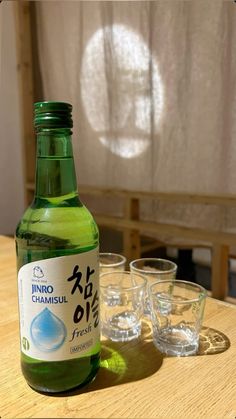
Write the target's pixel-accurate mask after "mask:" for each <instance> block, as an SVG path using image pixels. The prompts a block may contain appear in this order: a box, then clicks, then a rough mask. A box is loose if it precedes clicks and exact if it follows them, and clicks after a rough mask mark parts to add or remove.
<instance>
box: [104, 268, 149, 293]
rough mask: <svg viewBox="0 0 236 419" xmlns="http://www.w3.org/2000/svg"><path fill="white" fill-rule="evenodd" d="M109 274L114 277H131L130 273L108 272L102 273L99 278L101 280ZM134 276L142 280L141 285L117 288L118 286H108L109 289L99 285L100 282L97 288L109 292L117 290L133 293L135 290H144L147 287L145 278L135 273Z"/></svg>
mask: <svg viewBox="0 0 236 419" xmlns="http://www.w3.org/2000/svg"><path fill="white" fill-rule="evenodd" d="M111 274H114V275H123V274H125V275H127V274H128V275H129V276H131V275H132V272H131V271H110V272H104V273H102V274H101V275H100V278H102V277H104V276H106V275H111ZM135 275H138V276H139V277H140V278H142V280H143V283H142V284H138V285H135V286H132V287H118V286H115V284H114V286H109V288H108V286H107V285H102V284H101V281H99V282H100V283H99V286H100V288H102V289H109V290H115V291H117V290H122V291H133V290H136V289H139V288H146V286H147V279H146V278H145V276H144V275H142V274H140V273H136V272H135Z"/></svg>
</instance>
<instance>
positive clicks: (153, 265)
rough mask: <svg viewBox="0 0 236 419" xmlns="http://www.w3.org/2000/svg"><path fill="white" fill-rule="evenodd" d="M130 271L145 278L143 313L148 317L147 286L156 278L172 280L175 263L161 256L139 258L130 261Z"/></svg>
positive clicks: (175, 268)
mask: <svg viewBox="0 0 236 419" xmlns="http://www.w3.org/2000/svg"><path fill="white" fill-rule="evenodd" d="M130 270H131V272H136V273H140V274H141V275H144V276H145V278H146V279H147V290H146V296H145V307H144V314H145V315H146V316H148V317H150V314H151V308H150V297H149V286H150V285H151V284H153V283H154V282H156V281H157V280H163V279H171V280H174V279H175V277H176V272H177V265H176V263H174V262H172V261H171V260H168V259H161V258H141V259H136V260H133V261H132V262H130Z"/></svg>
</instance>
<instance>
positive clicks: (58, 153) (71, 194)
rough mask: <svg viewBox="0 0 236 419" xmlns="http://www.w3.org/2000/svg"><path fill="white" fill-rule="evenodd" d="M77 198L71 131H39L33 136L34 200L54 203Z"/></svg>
mask: <svg viewBox="0 0 236 419" xmlns="http://www.w3.org/2000/svg"><path fill="white" fill-rule="evenodd" d="M75 197H78V193H77V181H76V173H75V165H74V158H73V149H72V141H71V130H70V129H69V128H58V129H41V130H40V131H39V132H38V134H37V162H36V190H35V198H36V200H37V198H38V199H47V200H50V201H51V202H52V203H55V204H56V203H58V202H60V201H65V200H68V199H72V198H75Z"/></svg>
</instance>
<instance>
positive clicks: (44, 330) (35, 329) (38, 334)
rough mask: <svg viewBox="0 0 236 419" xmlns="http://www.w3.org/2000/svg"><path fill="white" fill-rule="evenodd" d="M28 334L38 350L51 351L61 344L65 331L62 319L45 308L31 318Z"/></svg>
mask: <svg viewBox="0 0 236 419" xmlns="http://www.w3.org/2000/svg"><path fill="white" fill-rule="evenodd" d="M30 334H31V338H32V341H33V343H34V345H35V346H36V347H37V348H38V349H40V351H43V352H53V351H56V350H57V349H59V348H60V347H61V346H62V345H63V343H64V341H65V338H66V334H67V333H66V327H65V325H64V323H63V321H62V320H61V319H59V317H57V316H56V315H55V314H53V313H52V312H51V311H50V310H49V309H48V308H45V309H44V310H43V311H41V313H39V314H38V315H37V316H36V317H35V318H34V319H33V320H32V323H31V327H30Z"/></svg>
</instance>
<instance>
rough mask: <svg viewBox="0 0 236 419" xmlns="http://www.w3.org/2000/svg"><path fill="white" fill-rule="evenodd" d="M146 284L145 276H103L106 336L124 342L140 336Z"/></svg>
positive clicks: (103, 325) (130, 273)
mask: <svg viewBox="0 0 236 419" xmlns="http://www.w3.org/2000/svg"><path fill="white" fill-rule="evenodd" d="M146 283H147V281H146V279H145V277H144V276H142V275H140V274H136V273H134V274H133V273H132V272H127V271H123V272H122V271H120V272H119V271H113V272H108V273H105V274H101V275H100V302H101V330H102V334H103V336H105V337H107V338H108V339H111V340H112V341H117V342H119V341H122V342H124V341H130V340H133V339H136V338H137V337H138V336H139V335H140V334H141V317H142V315H143V311H144V298H145V290H146Z"/></svg>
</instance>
